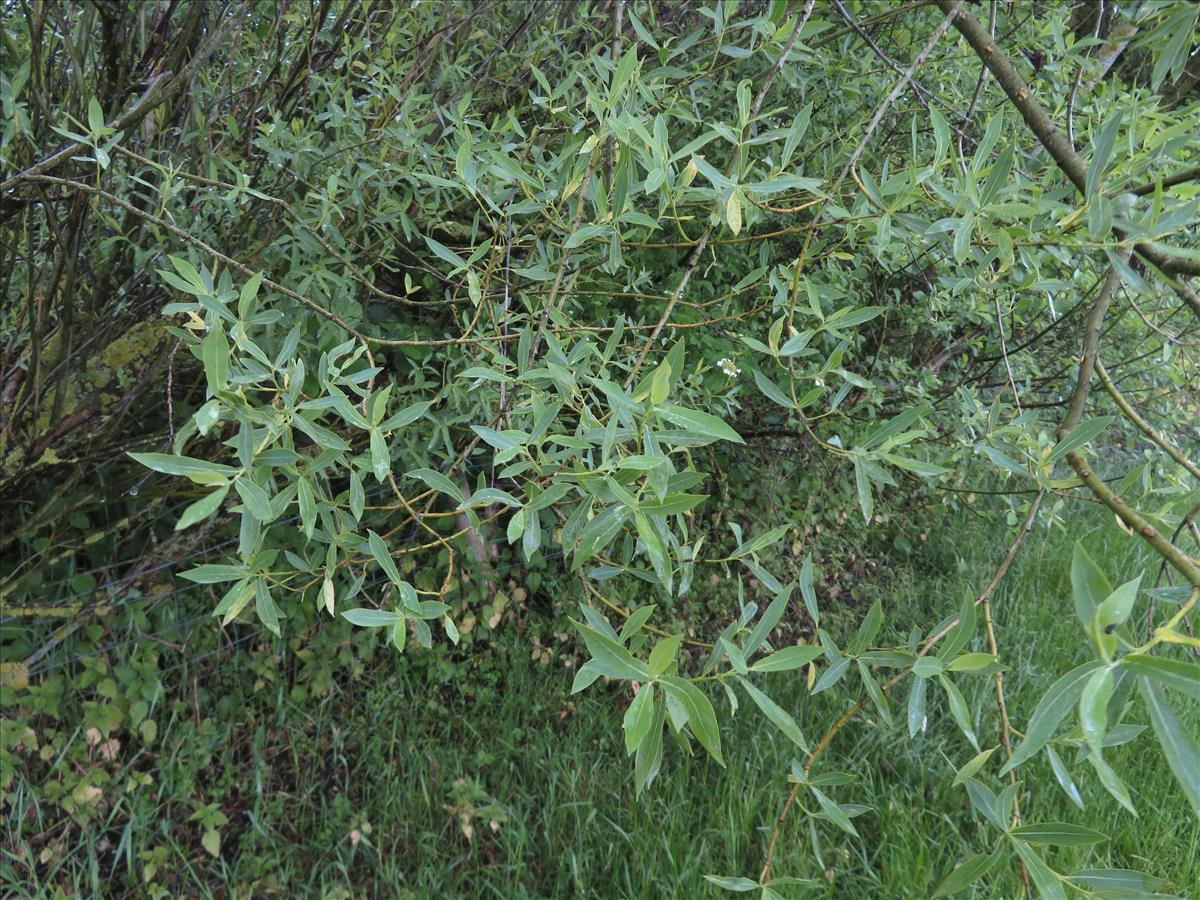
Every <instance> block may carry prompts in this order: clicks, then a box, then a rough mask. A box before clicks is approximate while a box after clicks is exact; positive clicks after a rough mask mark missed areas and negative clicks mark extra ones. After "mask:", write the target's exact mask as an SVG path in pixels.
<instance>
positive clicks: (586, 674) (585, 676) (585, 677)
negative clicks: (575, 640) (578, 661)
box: [571, 662, 600, 694]
mask: <svg viewBox="0 0 1200 900" xmlns="http://www.w3.org/2000/svg"><path fill="white" fill-rule="evenodd" d="M599 677H600V670H599V669H597V668H596V667H595V666H593V665H592V664H591V663H590V662H585V663H584V664H583V665H582V666H580V667H579V669H578V671H576V673H575V677H574V679H572V681H571V693H572V694H578V693H579V692H580V691H582V690H585V689H586V688H588V687H590V686H591V685H592V684H593V683H595V681H596V679H597V678H599Z"/></svg>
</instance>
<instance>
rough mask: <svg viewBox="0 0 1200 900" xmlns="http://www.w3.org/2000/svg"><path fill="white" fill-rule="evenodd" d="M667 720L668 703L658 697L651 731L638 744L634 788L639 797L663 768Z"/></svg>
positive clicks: (634, 762) (655, 702)
mask: <svg viewBox="0 0 1200 900" xmlns="http://www.w3.org/2000/svg"><path fill="white" fill-rule="evenodd" d="M665 719H666V703H664V702H663V698H662V697H656V698H655V701H654V718H653V720H651V722H650V731H649V733H648V734H647V735H646V737H645V739H644V740H643V741H642V742H641V743H640V744H638V748H637V754H636V755H635V756H634V760H633V788H634V793H635V794H636V796H638V797H640V796H641V795H642V791H643V790H645V789H646V788H647V787H648V786H649V785H650V784H652V783H653V782H654V779H655V778H656V777H657V776H658V770H659V768H660V767H661V766H662V736H663V724H664V722H665Z"/></svg>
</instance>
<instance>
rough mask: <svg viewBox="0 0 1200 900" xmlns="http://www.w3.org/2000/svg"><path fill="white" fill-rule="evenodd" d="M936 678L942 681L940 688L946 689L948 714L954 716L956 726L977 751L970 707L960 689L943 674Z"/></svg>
mask: <svg viewBox="0 0 1200 900" xmlns="http://www.w3.org/2000/svg"><path fill="white" fill-rule="evenodd" d="M938 680H939V681H940V682H941V683H942V688H943V689H944V690H945V691H946V699H947V700H949V702H950V714H951V715H952V716H954V721H955V723H956V724H957V725H958V728H959V730H960V731H962V733H963V734H964V735H965V736H966V738H967V740H968V741H970V742H971V746H972V747H974V748H975V749H976V750H977V751H978V750H979V741H978V740H977V739H976V738H975V729H974V727H973V726H972V725H971V709H970V707H969V706H967V700H966V698H965V697H963V695H962V691H960V690H959V689H958V685H956V684H955V683H954V682H953V681H951V680H950V679H949V678H947V677H946V676H945V675H939V676H938Z"/></svg>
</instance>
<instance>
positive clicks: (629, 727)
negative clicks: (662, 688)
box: [621, 684, 654, 756]
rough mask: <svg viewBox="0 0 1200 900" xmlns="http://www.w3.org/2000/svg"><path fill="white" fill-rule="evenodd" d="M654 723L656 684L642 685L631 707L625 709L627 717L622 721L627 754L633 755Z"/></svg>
mask: <svg viewBox="0 0 1200 900" xmlns="http://www.w3.org/2000/svg"><path fill="white" fill-rule="evenodd" d="M653 723H654V685H653V684H646V685H642V687H641V689H640V690H638V692H637V694H636V695H634V698H633V702H631V703H630V704H629V709H627V710H625V718H624V719H623V720H622V722H621V727H622V728H623V729H624V731H625V753H626V755H627V756H632V755H633V753H634V751H636V750H637V748H638V747H639V746H641V743H642V741H643V740H645V738H646V735H648V734H649V733H650V726H651V725H652V724H653Z"/></svg>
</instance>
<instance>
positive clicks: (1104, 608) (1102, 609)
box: [1092, 575, 1142, 658]
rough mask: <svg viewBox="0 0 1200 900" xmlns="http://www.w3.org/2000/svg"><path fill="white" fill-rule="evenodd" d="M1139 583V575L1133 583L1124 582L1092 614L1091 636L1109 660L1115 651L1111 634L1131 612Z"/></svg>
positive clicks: (1114, 642)
mask: <svg viewBox="0 0 1200 900" xmlns="http://www.w3.org/2000/svg"><path fill="white" fill-rule="evenodd" d="M1141 583H1142V576H1141V575H1139V576H1138V577H1137V578H1135V579H1134V580H1133V581H1127V582H1125V584H1123V585H1121V586H1120V587H1119V588H1117V589H1116V590H1115V591H1113V592H1112V593H1111V594H1109V595H1108V597H1107V598H1105V600H1104V602H1103V603H1101V604H1100V605H1099V606H1097V607H1096V611H1095V612H1094V613H1093V614H1092V636H1093V638H1094V639H1095V641H1096V646H1098V647H1099V648H1100V651H1101V652H1102V653H1103V654H1104V655H1105V657H1106V658H1111V657H1112V654H1113V652H1114V651H1115V650H1116V649H1117V636H1116V635H1115V634H1114V633H1113V632H1114V631H1116V628H1117V626H1119V625H1124V624H1125V620H1126V619H1128V618H1129V614H1130V613H1131V612H1133V604H1134V602H1135V601H1136V600H1137V594H1138V587H1139V586H1140V585H1141Z"/></svg>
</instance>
